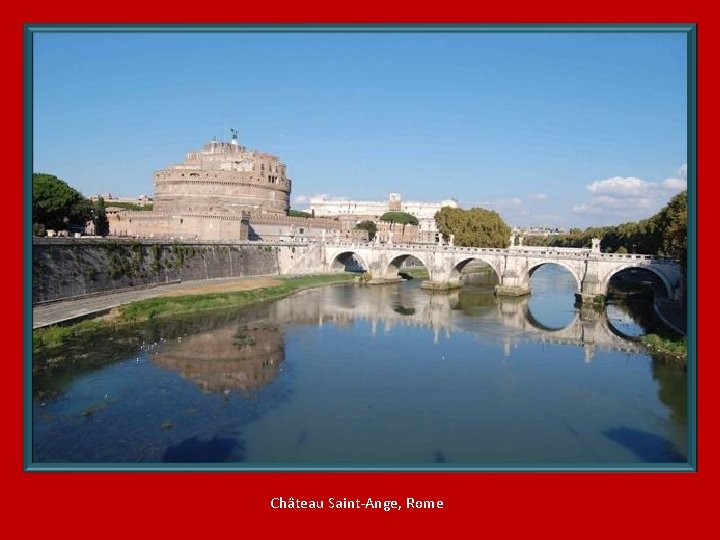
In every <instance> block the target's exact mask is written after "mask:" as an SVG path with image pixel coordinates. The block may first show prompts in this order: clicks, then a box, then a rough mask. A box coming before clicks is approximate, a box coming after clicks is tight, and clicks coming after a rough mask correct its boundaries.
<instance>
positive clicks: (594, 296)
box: [575, 274, 607, 305]
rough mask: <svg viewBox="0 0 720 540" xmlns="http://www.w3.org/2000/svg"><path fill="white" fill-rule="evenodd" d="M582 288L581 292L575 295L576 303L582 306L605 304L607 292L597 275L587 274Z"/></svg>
mask: <svg viewBox="0 0 720 540" xmlns="http://www.w3.org/2000/svg"><path fill="white" fill-rule="evenodd" d="M580 286H581V289H580V292H579V293H575V303H577V304H581V305H587V304H595V305H603V304H605V293H606V292H607V291H605V290H604V289H603V286H602V282H601V280H600V279H599V278H598V276H597V275H596V274H587V275H586V276H585V278H584V279H583V280H582V283H581V285H580Z"/></svg>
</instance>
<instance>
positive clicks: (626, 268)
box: [603, 263, 673, 298]
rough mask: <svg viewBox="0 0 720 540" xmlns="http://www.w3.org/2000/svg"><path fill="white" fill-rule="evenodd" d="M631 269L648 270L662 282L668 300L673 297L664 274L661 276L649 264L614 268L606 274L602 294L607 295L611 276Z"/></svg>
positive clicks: (670, 286)
mask: <svg viewBox="0 0 720 540" xmlns="http://www.w3.org/2000/svg"><path fill="white" fill-rule="evenodd" d="M633 268H637V269H643V270H648V271H650V272H652V273H653V274H655V275H656V276H657V277H659V278H660V280H661V281H662V282H663V285H665V292H666V293H667V297H668V298H672V295H673V286H672V284H671V283H670V280H669V279H668V278H667V276H666V275H665V274H663V273H662V272H661V271H660V270H658V269H657V268H654V267H653V265H651V264H633V263H629V264H623V265H622V266H619V267H615V268H613V269H612V270H610V272H608V275H607V277H606V278H605V279H604V280H603V294H607V291H608V287H609V286H610V280H611V279H612V278H613V276H615V275H617V274H619V273H620V272H622V271H624V270H632V269H633Z"/></svg>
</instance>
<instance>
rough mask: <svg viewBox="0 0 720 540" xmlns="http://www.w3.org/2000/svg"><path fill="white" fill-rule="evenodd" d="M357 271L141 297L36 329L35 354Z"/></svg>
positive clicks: (276, 295) (251, 301)
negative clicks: (107, 312) (109, 314)
mask: <svg viewBox="0 0 720 540" xmlns="http://www.w3.org/2000/svg"><path fill="white" fill-rule="evenodd" d="M354 278H355V276H354V275H353V274H348V273H343V274H330V275H312V276H302V277H297V278H287V277H285V278H280V279H282V283H280V284H279V285H275V286H272V287H263V288H260V289H252V290H247V291H237V292H228V293H211V294H193V295H186V296H164V297H163V296H161V297H158V298H151V299H148V300H140V301H138V302H132V303H130V304H127V305H124V306H121V307H120V308H119V309H118V316H117V317H114V318H113V319H91V320H84V321H79V322H77V323H73V324H68V325H53V326H46V327H44V328H37V329H35V330H33V334H32V349H33V354H36V353H39V352H41V351H45V350H49V349H57V348H62V347H63V346H64V345H65V344H66V343H68V342H69V341H70V340H72V339H75V338H77V337H83V336H89V335H91V334H94V333H96V332H98V331H101V330H106V329H108V328H111V327H118V326H126V325H131V324H138V323H142V322H145V321H148V320H155V319H162V318H170V317H174V316H176V315H186V314H192V313H198V312H201V311H210V310H218V309H225V308H237V307H241V306H247V305H251V304H255V303H258V302H267V301H271V300H278V299H280V298H284V297H285V296H288V295H290V294H292V293H294V292H296V291H299V290H301V289H307V288H310V287H318V286H321V285H327V284H331V283H341V282H347V281H352V280H353V279H354Z"/></svg>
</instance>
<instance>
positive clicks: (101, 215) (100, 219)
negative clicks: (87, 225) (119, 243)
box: [93, 197, 110, 236]
mask: <svg viewBox="0 0 720 540" xmlns="http://www.w3.org/2000/svg"><path fill="white" fill-rule="evenodd" d="M93 225H94V226H95V234H96V235H97V236H107V235H108V234H110V224H109V223H108V218H107V214H106V213H105V201H104V200H103V198H102V197H99V198H98V200H97V201H95V204H94V205H93Z"/></svg>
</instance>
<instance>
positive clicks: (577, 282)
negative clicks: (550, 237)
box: [528, 260, 582, 292]
mask: <svg viewBox="0 0 720 540" xmlns="http://www.w3.org/2000/svg"><path fill="white" fill-rule="evenodd" d="M548 264H554V265H556V266H561V267H562V268H564V269H565V270H567V271H568V272H570V274H571V275H572V277H573V279H575V286H576V287H577V289H576V292H580V291H582V279H581V277H580V276H578V274H577V271H576V270H575V269H574V268H573V267H572V266H570V265H569V264H567V263H564V262H563V261H556V260H549V261H540V262H535V261H533V262H532V263H531V265H530V268H528V280H529V279H530V278H531V277H532V275H533V274H534V273H535V271H536V270H538V269H540V268H541V267H543V266H546V265H548Z"/></svg>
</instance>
